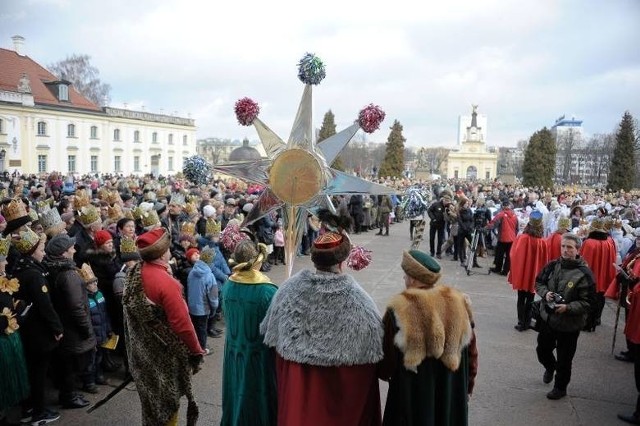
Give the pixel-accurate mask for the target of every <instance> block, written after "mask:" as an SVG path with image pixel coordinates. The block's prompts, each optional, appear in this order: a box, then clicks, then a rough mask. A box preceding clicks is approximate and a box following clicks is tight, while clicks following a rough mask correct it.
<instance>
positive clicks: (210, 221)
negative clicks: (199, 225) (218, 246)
mask: <svg viewBox="0 0 640 426" xmlns="http://www.w3.org/2000/svg"><path fill="white" fill-rule="evenodd" d="M221 230H222V224H221V223H220V222H217V221H216V220H215V219H214V218H212V217H209V218H207V222H206V232H207V235H218V234H219V233H220V231H221Z"/></svg>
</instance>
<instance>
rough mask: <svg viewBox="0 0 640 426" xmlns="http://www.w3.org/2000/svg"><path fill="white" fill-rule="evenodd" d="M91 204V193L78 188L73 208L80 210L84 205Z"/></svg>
mask: <svg viewBox="0 0 640 426" xmlns="http://www.w3.org/2000/svg"><path fill="white" fill-rule="evenodd" d="M90 204H91V195H89V194H88V193H87V191H86V190H77V191H76V195H75V197H74V199H73V208H74V209H76V210H77V211H80V210H81V209H82V208H83V207H85V206H88V205H90Z"/></svg>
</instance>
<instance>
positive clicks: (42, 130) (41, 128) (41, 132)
mask: <svg viewBox="0 0 640 426" xmlns="http://www.w3.org/2000/svg"><path fill="white" fill-rule="evenodd" d="M38 136H47V123H45V122H44V121H38Z"/></svg>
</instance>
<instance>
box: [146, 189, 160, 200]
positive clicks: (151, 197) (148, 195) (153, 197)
mask: <svg viewBox="0 0 640 426" xmlns="http://www.w3.org/2000/svg"><path fill="white" fill-rule="evenodd" d="M157 198H158V196H157V195H156V193H155V192H153V191H149V192H147V193H145V194H144V200H145V201H155V200H156V199H157Z"/></svg>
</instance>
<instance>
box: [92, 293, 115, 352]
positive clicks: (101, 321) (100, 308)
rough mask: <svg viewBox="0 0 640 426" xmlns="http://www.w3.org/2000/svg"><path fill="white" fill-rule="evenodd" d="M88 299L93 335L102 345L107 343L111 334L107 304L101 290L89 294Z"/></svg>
mask: <svg viewBox="0 0 640 426" xmlns="http://www.w3.org/2000/svg"><path fill="white" fill-rule="evenodd" d="M88 297H89V312H90V314H91V325H92V326H93V333H94V334H95V335H96V342H97V343H98V345H101V344H103V343H104V342H106V341H107V339H108V337H109V334H110V333H111V321H110V320H109V314H108V313H107V303H106V301H105V300H104V296H103V295H102V293H101V292H100V290H98V291H96V292H95V293H88Z"/></svg>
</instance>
